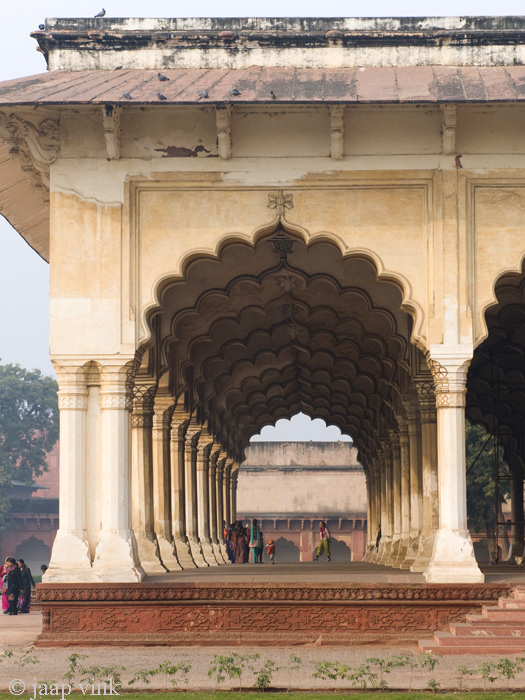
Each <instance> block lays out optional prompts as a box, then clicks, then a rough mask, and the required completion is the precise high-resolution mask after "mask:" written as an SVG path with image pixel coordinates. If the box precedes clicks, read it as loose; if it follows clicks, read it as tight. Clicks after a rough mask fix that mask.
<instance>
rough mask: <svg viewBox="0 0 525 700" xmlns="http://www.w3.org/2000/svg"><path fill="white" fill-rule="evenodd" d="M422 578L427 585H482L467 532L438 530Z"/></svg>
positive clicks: (482, 578) (482, 577) (481, 577)
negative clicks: (428, 562)
mask: <svg viewBox="0 0 525 700" xmlns="http://www.w3.org/2000/svg"><path fill="white" fill-rule="evenodd" d="M423 576H424V577H425V581H426V582H427V583H483V582H484V581H485V577H484V576H483V574H482V573H481V571H480V569H479V567H478V563H477V561H476V558H475V557H474V547H473V546H472V540H471V539H470V534H469V532H468V530H449V529H444V528H443V529H439V530H438V531H437V534H436V540H435V544H434V551H433V555H432V561H431V562H430V565H429V567H428V569H427V570H426V571H425V572H424V574H423Z"/></svg>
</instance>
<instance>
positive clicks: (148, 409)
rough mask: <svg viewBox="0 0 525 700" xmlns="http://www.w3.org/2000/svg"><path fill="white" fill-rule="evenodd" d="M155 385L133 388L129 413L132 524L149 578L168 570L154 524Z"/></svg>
mask: <svg viewBox="0 0 525 700" xmlns="http://www.w3.org/2000/svg"><path fill="white" fill-rule="evenodd" d="M155 391H156V387H155V386H141V385H135V387H134V390H133V403H132V412H131V482H132V487H131V523H132V526H133V533H134V535H135V541H136V543H137V550H138V555H139V560H140V563H141V566H142V568H143V569H144V571H145V572H146V574H148V575H154V574H162V573H164V572H165V571H167V569H166V567H165V566H163V564H162V562H161V560H160V556H159V547H158V544H157V537H156V535H155V530H154V525H153V451H152V428H153V402H154V399H155Z"/></svg>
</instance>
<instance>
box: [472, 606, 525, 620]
mask: <svg viewBox="0 0 525 700" xmlns="http://www.w3.org/2000/svg"><path fill="white" fill-rule="evenodd" d="M481 614H482V615H483V617H484V618H486V619H487V620H498V621H499V620H509V619H510V620H512V619H513V620H514V622H525V610H514V609H513V610H508V609H503V608H500V607H497V606H495V605H484V606H483V607H482V609H481Z"/></svg>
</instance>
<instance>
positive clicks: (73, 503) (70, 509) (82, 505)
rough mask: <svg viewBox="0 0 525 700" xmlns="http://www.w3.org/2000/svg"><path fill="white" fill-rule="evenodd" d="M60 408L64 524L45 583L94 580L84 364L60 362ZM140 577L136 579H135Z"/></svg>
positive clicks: (52, 554) (62, 519)
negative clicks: (88, 511) (88, 523)
mask: <svg viewBox="0 0 525 700" xmlns="http://www.w3.org/2000/svg"><path fill="white" fill-rule="evenodd" d="M55 368H56V370H57V377H58V408H59V409H60V499H59V523H60V527H59V530H58V532H57V535H56V538H55V541H54V543H53V551H52V553H51V561H50V562H49V569H48V570H47V572H46V574H45V583H55V582H57V583H61V582H63V583H69V582H73V583H75V582H76V583H84V582H86V583H87V582H90V581H94V580H96V579H95V576H94V574H93V572H92V569H91V555H90V547H89V542H88V534H87V530H86V502H85V492H86V464H85V459H86V413H87V407H88V391H87V386H86V379H85V375H84V370H83V368H82V367H80V366H71V367H60V366H56V365H55ZM135 580H136V579H135Z"/></svg>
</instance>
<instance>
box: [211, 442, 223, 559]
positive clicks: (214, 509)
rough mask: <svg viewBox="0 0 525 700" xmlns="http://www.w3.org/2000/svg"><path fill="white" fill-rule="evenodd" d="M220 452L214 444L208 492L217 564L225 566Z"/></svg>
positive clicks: (218, 446)
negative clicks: (222, 541) (221, 543)
mask: <svg viewBox="0 0 525 700" xmlns="http://www.w3.org/2000/svg"><path fill="white" fill-rule="evenodd" d="M220 451H221V446H220V445H219V444H218V443H216V442H214V443H213V444H212V447H211V450H210V458H209V462H208V490H209V506H210V511H209V518H210V537H211V546H212V548H213V553H214V555H215V559H216V560H217V562H218V563H219V564H224V563H225V561H224V557H223V555H222V552H221V548H220V539H222V521H221V523H220V529H219V511H218V503H217V460H218V458H219V454H220Z"/></svg>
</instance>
